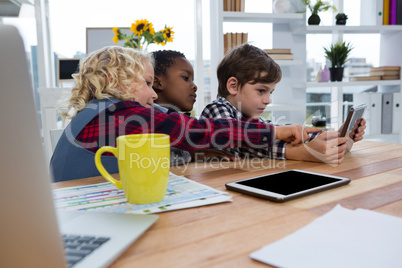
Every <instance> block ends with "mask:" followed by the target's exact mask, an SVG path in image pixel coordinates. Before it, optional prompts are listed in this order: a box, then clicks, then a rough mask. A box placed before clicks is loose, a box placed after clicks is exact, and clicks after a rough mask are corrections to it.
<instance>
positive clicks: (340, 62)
mask: <svg viewBox="0 0 402 268" xmlns="http://www.w3.org/2000/svg"><path fill="white" fill-rule="evenodd" d="M352 49H353V47H352V45H351V44H350V42H349V43H346V42H345V41H344V42H340V41H339V42H336V43H335V44H331V45H330V47H329V48H325V47H324V52H325V58H327V59H328V60H329V61H330V62H331V68H329V72H330V77H331V81H342V78H343V66H344V65H345V62H346V61H347V60H348V59H349V58H348V57H349V54H350V52H351V51H352Z"/></svg>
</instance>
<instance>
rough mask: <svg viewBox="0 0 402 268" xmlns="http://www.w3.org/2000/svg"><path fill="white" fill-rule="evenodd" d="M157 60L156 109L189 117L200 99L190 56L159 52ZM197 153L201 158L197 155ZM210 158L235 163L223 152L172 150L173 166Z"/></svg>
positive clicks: (155, 65) (154, 53) (154, 56)
mask: <svg viewBox="0 0 402 268" xmlns="http://www.w3.org/2000/svg"><path fill="white" fill-rule="evenodd" d="M152 56H153V59H154V62H155V64H154V72H155V77H154V85H153V89H154V90H155V92H156V94H157V95H158V98H157V99H156V100H155V104H154V109H155V110H158V111H161V112H164V113H168V114H169V113H171V112H185V113H186V114H189V112H190V111H191V110H193V106H194V103H195V100H196V97H197V94H196V91H197V86H196V85H195V84H194V81H193V80H194V70H193V67H192V65H191V63H190V62H189V61H188V60H187V58H186V56H185V55H184V54H183V53H181V52H179V51H174V50H159V51H155V52H152ZM196 153H197V157H195V154H196ZM206 158H221V159H226V160H235V157H234V156H233V155H232V154H230V153H225V152H224V151H220V150H215V149H211V150H200V151H195V152H191V153H190V152H187V151H183V150H180V149H178V148H174V147H172V148H171V158H170V159H171V165H182V164H185V163H188V162H190V161H195V160H201V159H202V160H204V159H206Z"/></svg>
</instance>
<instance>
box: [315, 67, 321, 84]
mask: <svg viewBox="0 0 402 268" xmlns="http://www.w3.org/2000/svg"><path fill="white" fill-rule="evenodd" d="M321 72H322V67H321V66H320V69H318V72H317V75H316V77H315V80H316V81H317V82H321Z"/></svg>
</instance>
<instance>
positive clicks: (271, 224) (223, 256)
mask: <svg viewBox="0 0 402 268" xmlns="http://www.w3.org/2000/svg"><path fill="white" fill-rule="evenodd" d="M287 169H303V170H309V171H315V172H320V173H326V174H333V175H338V176H344V177H349V178H351V179H352V182H351V183H350V184H349V185H347V186H342V187H339V188H336V189H332V190H329V191H325V192H322V193H318V194H315V195H312V196H308V197H303V198H300V199H297V200H293V201H289V202H286V203H273V202H270V201H267V200H262V199H258V198H255V197H251V196H247V195H243V194H240V193H235V192H231V191H229V193H230V194H231V195H232V196H233V202H229V203H222V204H215V205H210V206H203V207H198V208H190V209H184V210H177V211H170V212H164V213H160V214H159V216H160V218H159V220H158V221H157V222H156V223H155V224H154V225H153V226H152V227H151V228H150V229H149V230H148V231H147V232H146V233H145V234H144V235H142V236H141V237H140V238H139V239H138V240H137V241H136V242H135V243H134V244H133V245H132V246H131V247H130V248H129V249H127V250H126V251H125V253H123V254H122V255H121V256H120V257H119V258H118V259H117V260H116V261H115V262H114V263H113V265H112V267H133V265H134V264H135V266H136V267H200V266H206V267H218V266H219V267H267V265H265V264H262V263H260V262H258V261H254V260H252V259H251V258H250V257H249V256H248V255H249V254H250V253H251V252H253V251H255V250H257V249H259V248H261V247H262V246H264V245H266V244H268V243H271V242H274V241H276V240H278V239H280V238H283V237H285V236H286V235H288V234H291V233H292V232H294V231H296V230H298V229H300V228H301V227H303V226H305V225H307V224H308V223H310V222H311V221H313V220H314V219H316V218H317V217H319V216H320V215H323V214H324V213H326V212H327V211H329V210H330V209H332V208H333V207H334V206H335V205H336V204H341V205H342V206H344V207H345V208H349V209H355V208H364V209H370V210H374V211H378V212H382V213H385V214H389V215H394V216H398V217H402V145H401V144H390V143H378V142H368V141H361V142H358V143H356V144H355V145H354V147H353V149H352V151H351V152H350V153H348V154H347V155H346V156H345V160H344V162H343V163H342V164H341V165H338V166H330V165H327V164H323V163H312V162H301V161H278V160H264V161H263V162H257V161H252V160H249V161H246V162H226V163H217V162H215V163H192V164H190V165H189V166H187V167H185V166H181V167H173V168H172V169H171V171H172V172H173V173H175V174H178V175H184V176H186V177H187V178H189V179H192V180H194V181H197V182H200V183H203V184H206V185H209V186H211V187H213V188H216V189H218V190H223V191H226V189H225V186H224V185H225V183H226V182H230V181H235V180H240V179H245V178H248V177H250V176H258V175H263V174H266V173H273V172H278V171H283V170H287ZM104 181H105V180H104V179H103V178H102V177H93V178H87V179H82V180H75V181H67V182H59V183H54V184H53V185H54V188H62V187H69V186H77V185H85V184H92V183H100V182H104Z"/></svg>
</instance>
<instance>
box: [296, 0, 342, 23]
mask: <svg viewBox="0 0 402 268" xmlns="http://www.w3.org/2000/svg"><path fill="white" fill-rule="evenodd" d="M302 2H303V4H304V5H305V6H306V7H308V9H310V11H311V16H310V17H309V18H308V21H307V22H308V24H309V25H319V24H320V22H321V19H320V16H318V12H321V11H327V10H328V9H332V10H333V11H336V10H337V9H336V7H335V6H333V5H331V4H330V3H329V2H326V1H322V0H317V2H316V3H315V4H314V5H313V4H312V3H311V0H302Z"/></svg>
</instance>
